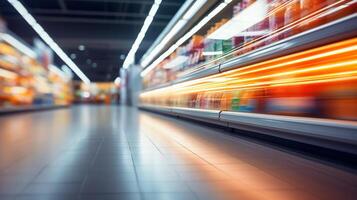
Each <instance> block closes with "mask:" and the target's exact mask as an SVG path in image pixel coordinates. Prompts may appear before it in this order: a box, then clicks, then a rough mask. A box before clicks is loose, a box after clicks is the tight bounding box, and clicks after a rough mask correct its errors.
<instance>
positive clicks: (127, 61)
mask: <svg viewBox="0 0 357 200" xmlns="http://www.w3.org/2000/svg"><path fill="white" fill-rule="evenodd" d="M160 4H161V0H155V2H154V4H153V5H152V7H151V9H150V11H149V14H148V16H147V17H146V19H145V21H144V25H143V27H142V28H141V30H140V32H139V34H138V36H137V38H136V40H135V41H134V44H133V46H132V47H131V49H130V51H129V53H128V55H127V56H126V58H125V60H124V63H123V68H128V67H129V66H130V65H131V64H134V62H135V54H136V52H137V51H138V49H139V46H140V44H141V42H142V41H143V39H144V38H145V35H146V32H147V31H148V29H149V27H150V25H151V23H152V21H153V19H154V17H155V15H156V13H157V11H158V9H159V7H160Z"/></svg>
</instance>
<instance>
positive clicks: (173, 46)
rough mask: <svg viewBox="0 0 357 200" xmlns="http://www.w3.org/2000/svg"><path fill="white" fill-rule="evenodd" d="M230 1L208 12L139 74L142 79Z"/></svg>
mask: <svg viewBox="0 0 357 200" xmlns="http://www.w3.org/2000/svg"><path fill="white" fill-rule="evenodd" d="M230 2H231V1H225V2H224V3H221V4H219V5H218V6H217V7H216V8H215V9H214V10H212V12H210V13H209V14H208V15H207V16H206V17H204V18H203V19H202V20H201V21H200V22H199V23H198V24H197V25H196V26H194V27H193V28H192V29H191V30H190V31H189V32H187V33H186V34H185V35H184V36H183V37H182V38H180V39H179V40H178V41H177V42H176V43H175V44H174V45H172V46H171V47H170V48H169V49H168V50H167V51H165V53H163V54H162V55H161V56H160V57H158V58H157V59H156V60H155V61H154V62H153V63H151V65H149V66H148V67H147V68H145V69H144V70H143V71H142V72H141V74H140V75H141V76H142V77H144V76H145V75H146V74H147V73H149V72H150V71H151V70H152V69H154V68H155V67H156V66H157V65H158V64H160V62H162V61H163V60H164V59H165V58H166V57H168V56H169V55H170V54H171V53H173V52H174V51H175V50H176V49H177V48H178V47H179V46H181V45H182V44H183V43H184V42H186V41H187V40H188V39H190V38H191V37H192V36H193V35H194V34H195V33H197V31H199V30H200V29H201V28H202V27H203V26H204V25H205V24H207V23H208V22H209V21H210V20H211V19H212V18H213V17H214V16H216V15H217V14H218V13H219V12H221V11H222V10H223V9H224V8H225V7H226V6H227V5H228V4H229V3H230Z"/></svg>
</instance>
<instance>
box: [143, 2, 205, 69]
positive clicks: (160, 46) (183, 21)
mask: <svg viewBox="0 0 357 200" xmlns="http://www.w3.org/2000/svg"><path fill="white" fill-rule="evenodd" d="M206 2H207V0H196V1H195V3H194V4H193V5H192V6H190V8H189V9H188V10H187V11H186V13H185V14H184V16H183V17H182V19H180V20H179V21H178V22H177V23H176V24H175V26H173V27H172V29H171V30H170V32H168V33H167V35H166V36H165V37H164V39H162V41H161V42H160V43H159V44H158V45H157V46H156V47H155V48H154V49H153V50H152V51H151V52H150V53H149V54H148V55H147V56H146V57H145V58H143V59H142V61H141V63H140V65H141V66H142V67H144V68H145V67H146V66H148V65H149V64H150V62H151V61H152V60H153V59H154V58H155V56H157V55H158V54H159V53H160V52H161V50H162V49H163V48H164V47H165V45H166V44H167V43H168V42H169V41H170V40H171V39H172V38H173V37H174V36H175V35H176V34H177V33H178V32H179V31H180V30H181V29H182V28H183V27H184V26H185V25H186V23H187V21H188V20H190V19H191V18H192V17H193V16H194V15H195V14H196V13H197V12H198V10H199V9H200V8H201V7H202V6H203V5H204V4H205V3H206Z"/></svg>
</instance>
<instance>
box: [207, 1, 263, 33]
mask: <svg viewBox="0 0 357 200" xmlns="http://www.w3.org/2000/svg"><path fill="white" fill-rule="evenodd" d="M267 13H268V3H267V1H266V0H257V1H256V2H254V3H253V4H252V5H250V6H249V7H248V8H246V9H244V10H243V11H242V12H240V13H239V14H238V15H236V16H234V17H233V18H232V19H231V20H229V21H228V22H227V23H225V24H224V25H222V26H221V27H220V28H219V29H217V30H216V31H214V32H213V33H211V34H210V35H209V36H208V38H209V39H216V40H228V39H230V38H232V37H234V36H247V35H253V36H254V34H256V35H259V34H260V35H261V34H264V31H263V32H256V33H254V32H252V33H250V32H243V31H245V30H247V29H248V28H250V27H252V26H253V25H254V24H256V23H258V22H260V21H262V20H264V19H265V18H266V17H267Z"/></svg>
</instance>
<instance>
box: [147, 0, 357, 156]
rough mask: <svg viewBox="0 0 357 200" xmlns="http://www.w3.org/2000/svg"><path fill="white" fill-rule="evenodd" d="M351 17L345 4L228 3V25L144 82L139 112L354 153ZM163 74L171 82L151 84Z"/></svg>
mask: <svg viewBox="0 0 357 200" xmlns="http://www.w3.org/2000/svg"><path fill="white" fill-rule="evenodd" d="M356 11H357V2H356V1H353V0H340V1H338V0H310V1H306V0H256V1H254V0H242V1H231V2H230V6H228V7H227V8H226V9H225V10H223V11H222V12H225V14H223V15H222V16H224V17H225V16H227V12H231V13H232V18H231V19H226V18H220V15H218V16H217V17H216V18H214V19H213V20H212V23H214V21H215V22H216V23H215V24H214V25H213V26H212V27H207V26H206V30H207V29H208V31H207V32H206V34H205V36H198V35H196V36H194V37H192V38H191V39H190V40H189V41H188V42H187V43H186V44H185V45H184V46H183V47H181V48H185V49H186V51H185V52H184V54H183V55H185V56H186V58H187V59H186V62H185V63H184V64H182V66H180V67H179V70H177V68H175V67H170V68H169V70H168V69H167V68H165V65H166V63H170V61H171V60H173V59H175V58H176V57H177V56H178V55H180V53H179V52H178V51H180V50H179V49H178V50H176V52H175V54H173V55H172V56H170V57H168V58H166V59H165V60H164V61H163V62H162V63H160V64H159V65H158V66H157V67H155V68H154V69H153V70H152V71H150V72H149V73H148V74H147V75H146V76H144V77H143V85H144V88H145V90H144V91H143V92H142V93H141V96H140V99H141V107H143V108H147V109H151V110H156V111H158V110H159V111H161V112H166V113H171V114H174V115H181V116H182V115H183V116H186V117H191V118H195V119H198V120H203V121H208V122H214V123H219V124H222V125H225V126H230V127H235V128H241V129H243V128H245V129H249V130H259V131H260V132H263V133H268V134H277V133H280V132H284V134H279V136H280V137H288V138H291V137H293V138H294V139H297V135H298V136H299V137H300V136H302V135H303V136H308V137H312V138H316V139H319V140H321V139H322V140H326V141H338V142H339V143H343V144H348V145H357V135H356V134H355V133H357V122H356V121H357V106H356V105H357V38H356V36H357V12H356ZM204 31H205V30H201V31H200V32H201V33H202V32H204ZM200 37H202V38H200ZM197 38H200V40H197ZM193 44H195V45H193ZM197 52H199V55H196V53H197ZM181 54H182V53H181ZM163 69H165V73H168V74H171V75H170V76H167V77H170V78H161V79H160V81H158V80H157V79H155V80H154V79H153V78H152V77H155V76H156V74H160V73H163ZM170 69H175V70H172V71H170ZM172 74H173V75H172ZM153 80H154V81H153ZM286 133H289V134H286ZM299 140H300V139H299ZM312 141H313V140H309V142H312ZM313 142H314V143H316V142H317V140H315V141H313ZM320 142H321V141H319V143H320ZM348 145H347V146H348ZM339 148H340V149H342V150H346V151H350V150H348V149H347V148H345V147H343V145H342V146H339ZM354 153H356V152H354Z"/></svg>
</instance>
